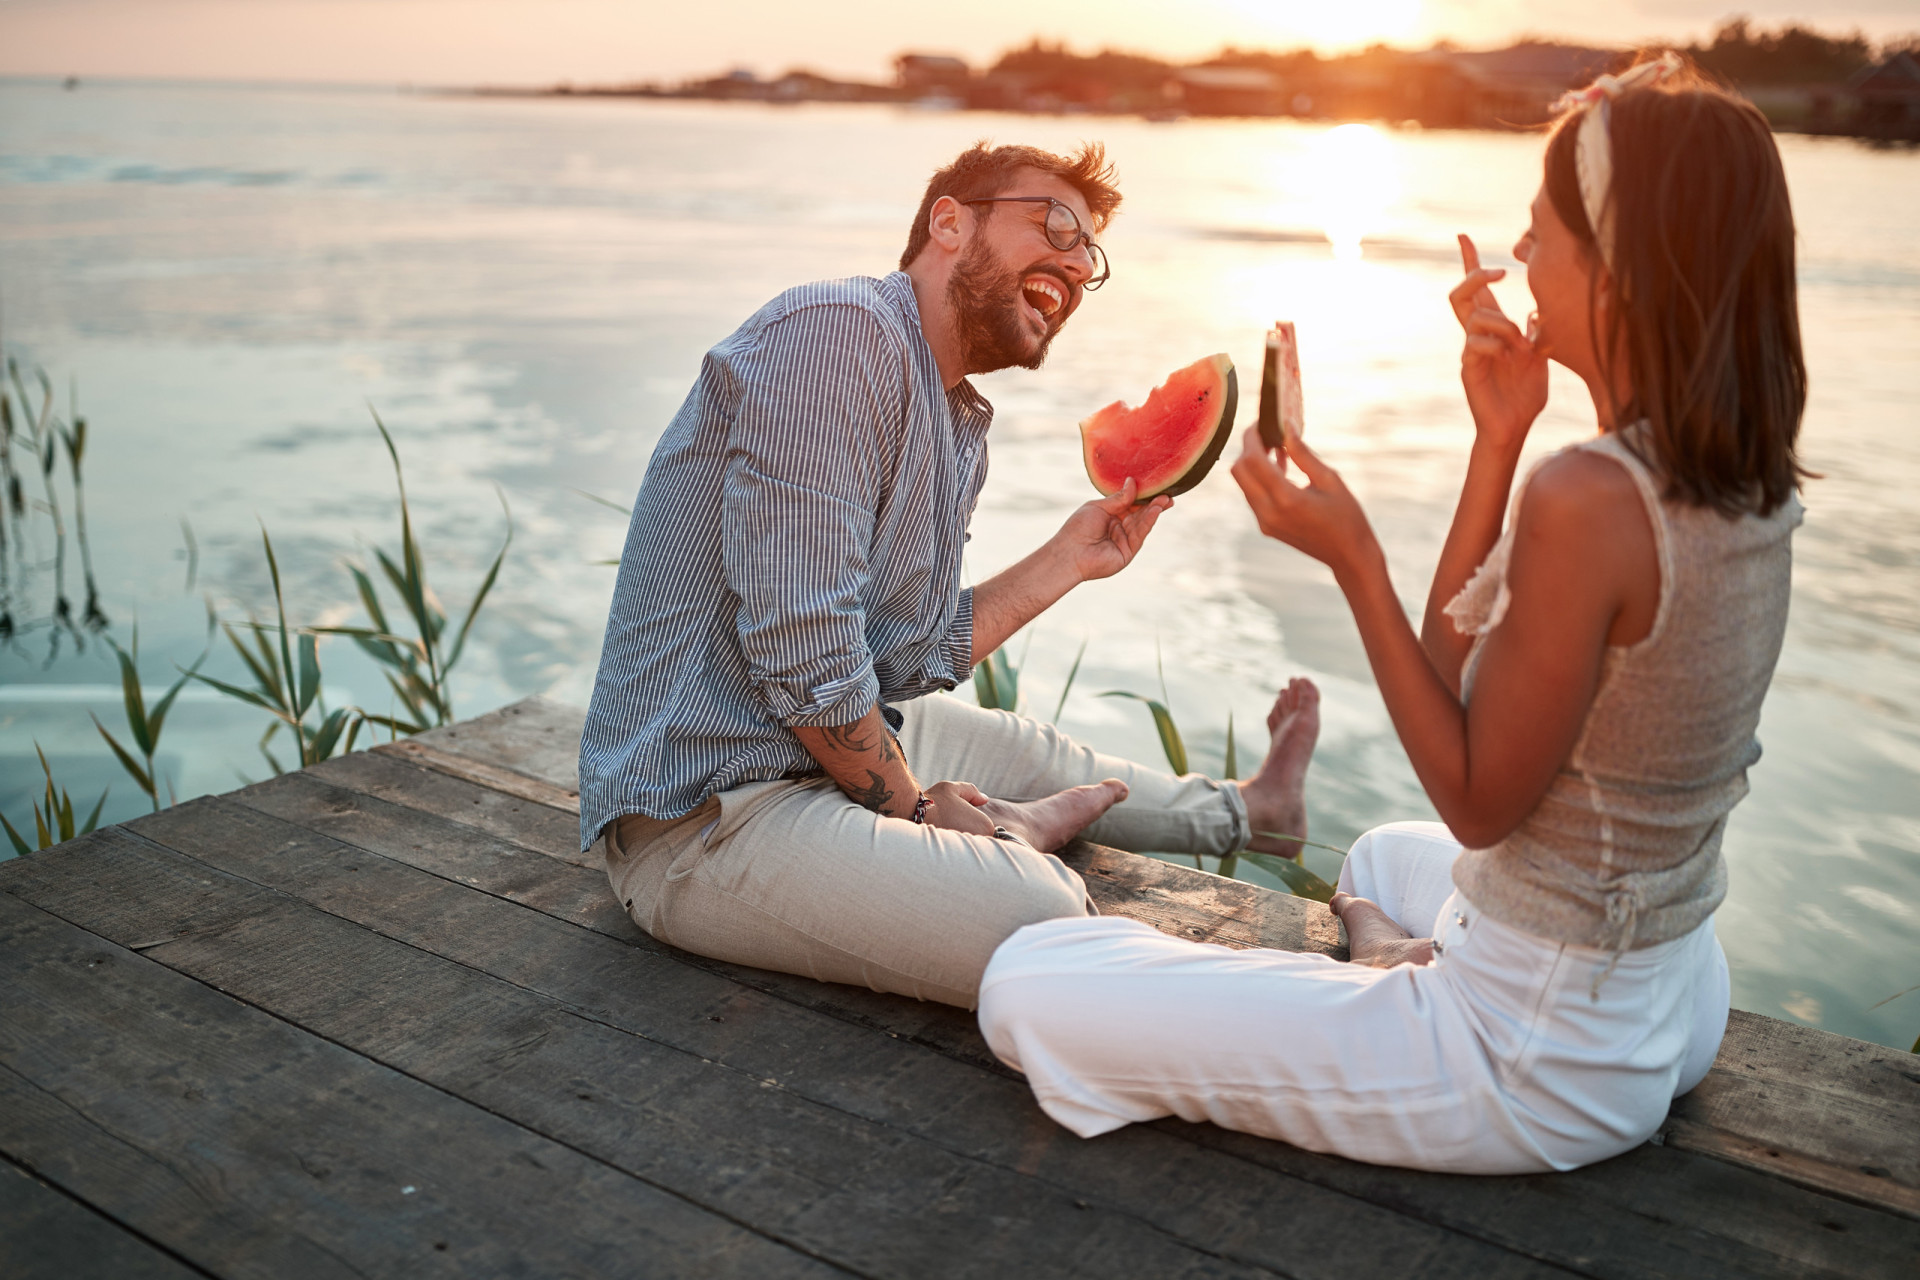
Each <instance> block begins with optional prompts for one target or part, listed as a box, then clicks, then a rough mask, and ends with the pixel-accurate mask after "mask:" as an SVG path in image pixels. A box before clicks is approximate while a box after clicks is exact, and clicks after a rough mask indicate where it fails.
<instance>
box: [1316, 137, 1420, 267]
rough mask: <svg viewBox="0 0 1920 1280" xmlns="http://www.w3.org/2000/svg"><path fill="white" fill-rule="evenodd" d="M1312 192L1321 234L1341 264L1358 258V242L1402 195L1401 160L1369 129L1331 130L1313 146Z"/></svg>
mask: <svg viewBox="0 0 1920 1280" xmlns="http://www.w3.org/2000/svg"><path fill="white" fill-rule="evenodd" d="M1312 173H1313V188H1314V190H1315V192H1316V193H1317V199H1318V203H1319V214H1320V229H1321V230H1322V231H1323V232H1325V233H1326V237H1327V241H1328V242H1329V243H1330V244H1332V245H1333V256H1334V257H1335V258H1337V259H1339V260H1341V261H1343V262H1352V261H1356V260H1357V259H1358V258H1359V257H1360V244H1361V241H1363V240H1364V239H1366V237H1367V236H1369V235H1371V234H1374V233H1376V232H1378V231H1379V230H1381V228H1382V227H1383V225H1384V224H1385V222H1386V215H1387V211H1388V209H1390V208H1391V207H1392V205H1393V202H1394V200H1396V199H1397V198H1398V197H1399V195H1400V157H1399V155H1398V154H1397V151H1396V149H1395V147H1394V144H1393V141H1392V139H1390V138H1388V137H1387V135H1386V134H1384V133H1382V132H1381V131H1380V130H1378V129H1376V128H1374V127H1373V126H1372V125H1369V124H1343V125H1340V126H1339V127H1338V128H1334V129H1329V130H1327V132H1326V133H1325V134H1323V135H1321V137H1320V140H1319V141H1318V142H1316V143H1315V144H1314V147H1313V161H1312Z"/></svg>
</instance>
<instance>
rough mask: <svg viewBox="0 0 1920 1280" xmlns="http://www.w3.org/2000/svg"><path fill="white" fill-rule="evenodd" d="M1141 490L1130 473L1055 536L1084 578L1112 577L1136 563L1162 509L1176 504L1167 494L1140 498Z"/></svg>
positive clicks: (1063, 553) (1056, 544) (1056, 543)
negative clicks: (1117, 489)
mask: <svg viewBox="0 0 1920 1280" xmlns="http://www.w3.org/2000/svg"><path fill="white" fill-rule="evenodd" d="M1139 492H1140V485H1139V482H1137V481H1136V480H1134V479H1133V477H1131V476H1129V477H1127V483H1126V485H1125V486H1124V487H1123V488H1122V489H1121V490H1120V492H1118V493H1116V494H1114V495H1113V496H1112V497H1110V498H1101V499H1099V500H1098V501H1095V502H1089V503H1087V504H1086V505H1084V506H1082V507H1081V508H1080V509H1079V510H1078V511H1075V512H1074V513H1073V514H1072V515H1071V516H1068V517H1067V522H1066V523H1065V524H1063V525H1061V526H1060V532H1059V533H1057V534H1055V535H1054V536H1053V540H1052V543H1051V545H1052V546H1053V547H1054V548H1055V549H1056V552H1057V553H1058V554H1059V555H1060V556H1061V557H1062V558H1063V559H1064V560H1065V561H1066V562H1067V563H1068V564H1071V565H1072V566H1073V570H1074V574H1075V576H1077V577H1078V578H1079V580H1080V581H1081V582H1092V581H1094V580H1095V579H1096V578H1111V577H1112V576H1113V575H1114V574H1116V573H1118V572H1120V571H1121V570H1122V569H1124V568H1126V567H1127V566H1128V565H1129V564H1132V563H1133V558H1134V556H1136V555H1138V554H1139V553H1140V547H1141V545H1142V544H1143V543H1145V542H1146V540H1147V535H1148V534H1149V533H1152V532H1153V526H1154V523H1155V522H1156V521H1158V520H1159V519H1160V515H1161V513H1162V512H1164V511H1166V510H1168V509H1169V508H1171V507H1172V506H1173V499H1172V498H1169V497H1167V496H1166V495H1165V494H1161V495H1160V496H1158V497H1156V498H1153V499H1152V500H1150V501H1147V502H1138V501H1136V500H1135V497H1134V495H1135V494H1137V493H1139Z"/></svg>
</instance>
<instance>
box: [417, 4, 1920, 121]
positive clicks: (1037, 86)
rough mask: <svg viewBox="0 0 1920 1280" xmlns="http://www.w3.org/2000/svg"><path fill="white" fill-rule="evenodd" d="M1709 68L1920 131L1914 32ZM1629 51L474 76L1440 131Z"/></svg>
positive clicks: (1713, 57) (771, 96) (1749, 46)
mask: <svg viewBox="0 0 1920 1280" xmlns="http://www.w3.org/2000/svg"><path fill="white" fill-rule="evenodd" d="M1682 52H1684V53H1685V54H1686V55H1687V56H1688V57H1690V58H1691V59H1692V60H1693V61H1694V63H1695V64H1696V65H1698V66H1699V67H1700V68H1701V69H1702V70H1703V71H1705V72H1706V73H1707V74H1709V75H1711V76H1714V77H1716V78H1718V79H1720V80H1722V81H1723V82H1725V83H1727V84H1729V85H1730V86H1732V87H1734V88H1736V89H1737V90H1739V91H1740V92H1742V93H1744V94H1745V95H1746V97H1747V98H1748V99H1749V100H1750V101H1752V102H1753V103H1754V104H1755V105H1756V106H1757V107H1759V109H1760V110H1761V111H1762V112H1763V113H1764V114H1765V115H1766V117H1767V120H1768V122H1769V123H1770V124H1771V125H1772V126H1773V128H1774V129H1775V130H1777V131H1782V132H1796V133H1808V134H1820V135H1831V136H1842V137H1854V138H1863V139H1869V140H1876V141H1887V142H1920V40H1912V41H1908V42H1907V43H1906V45H1904V46H1902V45H1898V44H1896V45H1889V46H1887V47H1885V48H1881V49H1875V48H1874V47H1872V46H1871V45H1869V44H1868V43H1867V42H1866V41H1865V40H1864V39H1863V38H1862V37H1859V36H1857V35H1855V36H1841V37H1830V36H1824V35H1821V34H1819V33H1817V32H1813V31H1810V30H1807V29H1805V28H1802V27H1798V26H1792V25H1789V26H1786V27H1783V28H1781V29H1779V30H1778V31H1775V32H1766V31H1759V30H1754V29H1752V28H1751V27H1750V26H1749V25H1748V24H1747V23H1746V22H1744V21H1742V20H1734V21H1731V22H1729V23H1726V24H1724V25H1723V26H1722V28H1721V29H1720V31H1718V32H1717V33H1716V34H1715V36H1714V39H1713V42H1712V43H1711V44H1708V45H1694V46H1690V47H1688V48H1686V49H1684V50H1682ZM1635 56H1636V51H1635V50H1632V49H1622V48H1599V47H1594V46H1587V45H1574V44H1561V43H1556V42H1552V41H1543V40H1522V41H1520V42H1518V43H1516V44H1513V45H1509V46H1507V47H1506V48H1503V49H1489V50H1462V49H1457V48H1454V47H1452V46H1449V45H1444V44H1442V45H1436V46H1434V47H1432V48H1430V49H1424V50H1400V49H1392V48H1388V47H1386V46H1384V45H1381V46H1374V47H1372V48H1369V49H1365V50H1362V51H1360V52H1358V53H1352V54H1345V55H1341V56H1338V57H1332V58H1323V57H1320V56H1319V55H1318V54H1315V53H1313V52H1312V51H1310V50H1295V51H1291V52H1281V53H1273V52H1253V51H1244V50H1237V49H1226V50H1222V51H1221V52H1220V53H1219V54H1217V55H1215V56H1214V57H1212V58H1209V59H1206V60H1204V61H1201V62H1195V63H1189V64H1178V63H1172V62H1167V61H1163V60H1161V59H1157V58H1152V57H1147V56H1143V55H1138V54H1126V53H1116V52H1112V51H1105V52H1101V53H1097V54H1076V53H1073V52H1070V51H1068V50H1067V49H1066V48H1065V47H1064V46H1060V45H1052V46H1049V45H1046V44H1043V43H1041V42H1039V41H1037V40H1036V41H1035V42H1033V43H1032V44H1030V45H1028V46H1027V47H1025V48H1022V49H1014V50H1010V51H1009V52H1007V53H1005V54H1003V55H1001V57H1000V58H999V59H998V60H997V61H996V62H995V63H994V64H993V65H992V66H990V67H986V68H974V67H971V66H969V65H968V64H967V63H966V62H964V61H962V60H961V59H959V58H955V57H951V56H947V55H943V54H928V53H903V54H901V55H900V56H899V57H897V58H896V59H895V60H894V72H895V74H894V79H893V81H892V82H891V83H879V82H871V81H859V80H837V79H834V78H832V77H829V76H824V75H820V74H818V73H815V72H812V71H807V70H801V69H796V70H792V71H788V72H787V73H785V74H784V75H781V76H777V77H774V78H772V79H762V78H761V77H759V76H758V75H756V74H755V73H753V72H751V71H746V70H735V71H730V72H727V73H725V74H722V75H716V76H709V77H705V78H702V79H695V80H688V81H683V82H680V83H675V84H663V83H653V82H648V83H629V84H604V85H574V84H570V83H561V84H556V85H549V86H543V87H533V88H515V87H507V86H500V87H490V86H480V87H475V88H470V89H466V90H454V91H443V92H457V93H463V94H465V95H470V96H478V97H511V98H611V99H627V98H635V99H691V100H696V101H714V102H758V103H764V104H770V105H776V106H785V105H797V104H800V103H811V102H830V103H864V104H876V105H877V104H886V105H893V106H905V107H916V108H920V109H925V110H946V111H1010V112H1018V113H1022V114H1028V115H1055V116H1061V115H1068V116H1071V115H1086V116H1133V117H1138V118H1141V119H1146V120H1152V121H1171V120H1180V119H1187V118H1196V117H1197V118H1243V119H1244V118H1256V119H1262V118H1293V119H1304V120H1324V121H1330V122H1337V121H1350V120H1369V121H1383V122H1387V123H1389V124H1396V125H1419V126H1422V127H1425V128H1441V129H1491V130H1516V129H1531V128H1535V127H1537V126H1539V125H1541V124H1543V123H1545V122H1546V121H1547V120H1549V119H1550V118H1551V114H1552V104H1553V103H1554V102H1555V100H1557V99H1558V98H1559V97H1560V95H1561V94H1563V93H1565V92H1566V91H1567V90H1568V89H1572V88H1577V87H1580V86H1583V85H1586V84H1589V83H1591V82H1592V81H1593V80H1594V78H1595V77H1597V76H1599V75H1602V74H1605V73H1609V72H1617V71H1620V70H1622V69H1624V68H1625V67H1626V66H1628V65H1630V64H1631V63H1632V61H1633V60H1634V58H1635Z"/></svg>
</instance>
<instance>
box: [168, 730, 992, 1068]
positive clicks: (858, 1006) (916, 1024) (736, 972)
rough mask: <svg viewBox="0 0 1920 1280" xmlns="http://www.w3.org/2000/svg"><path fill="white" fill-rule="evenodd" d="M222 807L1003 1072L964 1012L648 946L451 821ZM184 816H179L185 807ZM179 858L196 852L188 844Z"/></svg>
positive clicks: (538, 868) (624, 925)
mask: <svg viewBox="0 0 1920 1280" xmlns="http://www.w3.org/2000/svg"><path fill="white" fill-rule="evenodd" d="M380 767H385V768H392V769H396V770H406V769H408V766H407V765H406V764H405V763H404V762H401V761H397V760H396V761H382V762H380ZM462 785H465V784H462ZM227 798H228V799H229V800H231V801H233V802H234V803H236V804H242V805H245V806H247V807H249V808H252V809H254V810H256V811H258V812H260V813H265V814H272V815H275V816H277V817H281V818H284V819H286V820H287V821H289V822H293V823H296V824H298V825H299V826H301V827H304V828H307V829H309V830H313V831H320V832H324V833H326V834H328V835H331V836H334V837H336V838H338V839H341V840H345V841H347V842H348V843H350V844H353V845H357V846H359V847H361V848H364V849H369V850H372V851H374V852H377V853H380V854H382V855H384V856H386V857H389V858H393V859H395V860H396V861H399V862H403V863H406V864H407V865H409V866H415V867H420V868H422V869H424V870H427V871H431V872H433V873H434V874H436V875H441V876H445V877H447V878H449V879H454V880H458V881H460V882H461V883H463V884H473V885H476V886H479V887H482V888H484V889H486V890H487V891H488V892H489V893H493V894H497V895H498V896H501V897H504V898H506V899H508V900H509V901H512V902H517V903H521V904H523V905H526V906H530V907H534V908H536V909H538V910H540V911H543V912H545V913H547V914H548V915H551V916H554V917H555V918H557V919H561V920H566V921H568V922H570V923H573V924H579V925H583V926H585V927H587V928H590V929H593V930H595V931H596V932H599V933H603V934H606V935H607V936H608V937H615V938H620V939H623V940H625V941H627V942H629V943H630V944H631V945H633V946H635V947H638V948H642V949H645V950H651V951H658V952H669V951H671V952H672V954H674V955H675V956H679V957H682V958H683V959H685V960H686V961H687V963H689V964H693V965H696V966H699V967H703V968H705V969H707V970H709V971H710V972H714V973H722V974H725V975H727V976H728V977H730V978H732V979H734V980H735V981H738V982H740V983H743V984H745V985H748V986H752V987H754V988H756V989H758V990H762V991H767V992H770V993H775V994H777V995H778V996H779V997H780V998H782V999H785V1000H789V1001H791V1002H792V1003H794V1004H798V1005H801V1006H804V1007H807V1008H813V1009H819V1010H823V1011H826V1012H829V1013H831V1014H832V1015H833V1016H835V1017H840V1018H844V1019H846V1020H848V1021H851V1022H854V1023H856V1024H858V1025H861V1026H866V1027H872V1028H875V1029H878V1030H882V1031H885V1032H887V1033H889V1034H892V1035H898V1036H902V1037H904V1038H907V1039H911V1040H913V1041H915V1042H917V1043H921V1044H927V1045H932V1046H937V1047H940V1048H942V1049H944V1050H946V1051H948V1052H951V1053H953V1054H955V1055H956V1056H958V1057H961V1058H964V1059H966V1060H968V1061H970V1062H973V1063H975V1064H976V1065H979V1066H982V1067H985V1068H987V1069H988V1070H997V1071H1003V1072H1004V1071H1005V1070H1006V1069H1005V1068H1004V1067H1001V1066H1000V1064H999V1063H998V1062H997V1061H996V1060H995V1059H994V1057H993V1054H992V1053H991V1052H990V1051H989V1050H988V1049H987V1047H986V1044H985V1042H984V1041H982V1040H981V1038H980V1032H979V1029H978V1027H977V1026H976V1025H975V1024H974V1020H973V1015H971V1014H969V1013H967V1012H966V1011H964V1010H961V1009H955V1008H952V1007H950V1006H947V1005H943V1004H934V1003H930V1002H924V1001H917V1000H907V1001H900V1000H895V999H893V998H891V997H888V996H883V995H881V994H880V993H878V992H874V991H867V990H865V989H863V988H859V987H843V986H838V985H835V984H831V983H822V982H814V981H812V980H811V979H808V978H802V977H797V976H795V975H793V974H785V973H773V972H770V971H768V970H764V969H746V968H742V967H740V966H738V965H731V964H727V963H726V962H724V961H719V960H710V959H708V958H706V957H704V956H690V955H688V954H687V953H685V952H680V951H674V950H673V949H672V948H669V947H667V946H666V945H665V944H663V943H660V942H656V941H655V940H654V939H652V938H650V937H648V936H647V935H646V934H645V933H643V932H642V931H641V930H640V928H639V927H638V926H636V925H635V924H634V923H633V922H632V921H631V920H630V919H628V917H627V914H626V912H625V911H623V910H621V908H620V904H619V903H618V902H616V901H614V897H613V893H612V891H611V890H610V889H609V888H608V887H607V878H606V874H605V873H604V872H602V871H590V870H587V869H586V868H583V867H579V866H575V865H571V864H568V863H565V862H561V861H557V860H554V859H550V858H548V857H547V856H546V855H545V854H542V853H538V852H532V851H529V850H528V849H527V848H525V847H524V846H521V845H517V844H514V843H512V842H511V841H507V840H501V839H498V838H496V837H494V836H492V835H491V834H489V833H488V832H486V831H484V830H481V829H477V828H472V827H466V826H462V825H456V824H455V823H453V822H452V821H451V820H447V821H440V820H437V819H436V820H430V821H426V822H422V821H421V820H420V817H421V814H420V811H418V810H414V809H409V808H406V807H404V806H402V805H397V804H394V803H392V802H389V801H386V800H382V799H380V798H378V797H375V796H372V795H369V794H366V793H364V792H359V791H355V790H352V789H350V788H347V787H342V786H336V785H334V784H332V783H329V782H323V781H322V780H320V779H319V778H317V777H314V776H313V775H312V774H311V773H302V774H289V775H287V776H286V777H284V778H275V779H272V780H271V781H268V782H263V783H261V784H259V785H258V786H254V787H249V788H247V789H246V790H244V791H238V792H235V793H233V794H232V795H231V796H229V797H227ZM195 803H198V802H195ZM181 808H182V810H183V811H184V810H189V809H190V808H191V806H190V805H189V806H182V807H181ZM173 814H174V811H168V812H167V813H162V814H157V815H154V816H152V817H148V818H142V819H140V820H138V821H137V822H136V823H134V824H132V825H133V826H134V828H135V829H136V830H139V831H142V832H145V833H147V834H150V835H153V836H154V837H155V838H156V839H159V840H160V841H161V842H162V843H171V841H170V840H169V838H168V837H166V836H165V835H162V834H159V833H160V832H161V831H162V830H163V829H164V828H165V826H166V824H168V823H171V822H173V821H174V820H175V818H174V816H173ZM283 834H284V833H280V834H275V833H273V832H271V831H270V830H268V831H263V832H262V834H261V836H260V838H261V839H266V840H276V839H281V838H282V836H283ZM186 851H187V852H193V851H194V850H193V848H192V846H191V842H190V841H189V842H188V847H187V849H186Z"/></svg>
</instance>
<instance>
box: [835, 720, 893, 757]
mask: <svg viewBox="0 0 1920 1280" xmlns="http://www.w3.org/2000/svg"><path fill="white" fill-rule="evenodd" d="M863 724H864V718H863V719H862V720H855V721H854V722H853V723H852V724H839V725H829V726H826V727H824V728H822V729H821V731H820V732H821V734H822V735H823V736H825V738H826V740H827V745H828V746H830V747H832V748H833V749H834V750H836V751H844V752H846V753H847V754H849V755H866V754H867V753H868V752H870V751H876V750H877V751H878V752H879V753H880V763H881V764H892V763H893V762H894V761H895V760H898V759H900V744H899V743H898V742H897V741H895V740H894V737H893V735H892V734H891V733H889V732H887V730H886V729H885V728H884V727H883V728H881V730H880V741H879V742H878V743H876V742H875V741H874V740H873V734H872V731H871V730H869V729H866V728H863V727H862V726H863Z"/></svg>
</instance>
